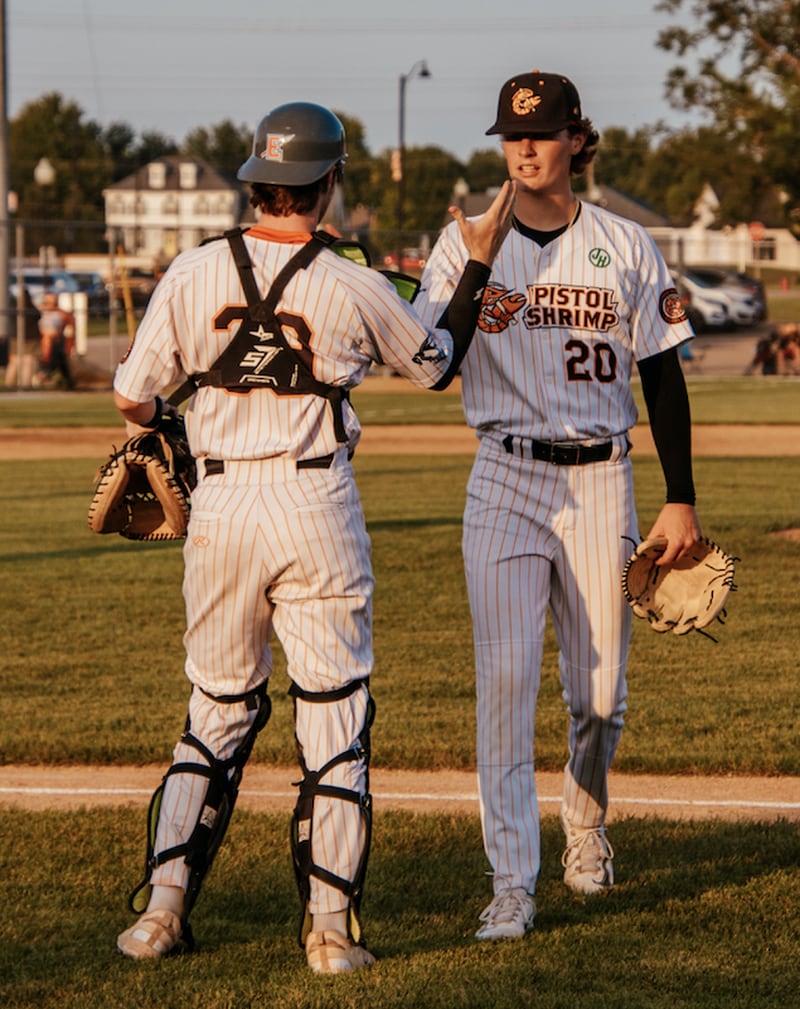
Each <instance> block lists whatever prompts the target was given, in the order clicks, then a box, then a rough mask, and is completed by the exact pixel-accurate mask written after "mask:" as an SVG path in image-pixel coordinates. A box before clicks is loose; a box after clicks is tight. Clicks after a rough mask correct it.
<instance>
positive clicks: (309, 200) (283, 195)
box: [250, 175, 328, 217]
mask: <svg viewBox="0 0 800 1009" xmlns="http://www.w3.org/2000/svg"><path fill="white" fill-rule="evenodd" d="M250 188H251V190H252V195H251V197H250V205H251V206H252V207H255V209H256V210H263V211H264V212H265V213H267V214H270V215H271V216H272V217H290V216H291V215H292V214H310V213H311V211H312V210H313V209H314V207H316V205H317V200H318V199H319V197H320V194H321V193H323V192H324V191H325V190H326V189H327V188H328V176H327V175H323V177H322V178H321V179H317V181H316V182H310V183H309V184H308V185H307V186H277V185H274V184H273V183H266V182H253V183H252V184H251V186H250Z"/></svg>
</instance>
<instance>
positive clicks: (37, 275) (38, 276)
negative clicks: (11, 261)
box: [9, 266, 81, 308]
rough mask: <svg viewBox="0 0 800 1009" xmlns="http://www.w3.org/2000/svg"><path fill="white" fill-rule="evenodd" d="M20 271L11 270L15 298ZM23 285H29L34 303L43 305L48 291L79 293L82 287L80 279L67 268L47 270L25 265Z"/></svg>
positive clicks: (10, 286)
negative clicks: (43, 299)
mask: <svg viewBox="0 0 800 1009" xmlns="http://www.w3.org/2000/svg"><path fill="white" fill-rule="evenodd" d="M19 275H20V271H19V270H17V269H11V270H9V280H10V285H9V288H10V291H11V295H12V297H13V298H15V299H16V297H17V284H18V280H19ZM22 285H23V287H27V288H28V291H29V293H30V296H31V298H32V299H33V303H34V305H36V307H37V308H40V307H41V304H42V298H43V297H44V296H45V294H46V293H47V292H50V291H55V293H56V294H63V293H65V292H66V293H68V294H77V293H78V291H80V289H81V287H80V284H79V283H78V281H77V280H76V279H75V278H74V277H73V276H72V274H71V273H68V272H67V271H66V270H62V269H60V268H59V269H53V270H45V269H44V267H42V266H25V267H23V269H22Z"/></svg>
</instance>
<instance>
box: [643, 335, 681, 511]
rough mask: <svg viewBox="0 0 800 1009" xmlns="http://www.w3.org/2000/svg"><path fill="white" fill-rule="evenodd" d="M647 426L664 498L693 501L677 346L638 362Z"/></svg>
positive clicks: (671, 501)
mask: <svg viewBox="0 0 800 1009" xmlns="http://www.w3.org/2000/svg"><path fill="white" fill-rule="evenodd" d="M638 366H639V374H640V376H641V379H642V393H643V395H644V401H645V403H646V405H647V413H648V416H649V419H650V430H651V431H652V432H653V441H654V442H655V445H656V451H657V452H658V458H659V459H660V461H661V468H662V470H663V471H664V479H665V481H666V484H667V502H669V503H680V504H691V505H693V504H694V502H695V491H694V480H693V477H692V432H691V418H690V412H689V394H688V393H687V391H686V382H685V381H684V377H683V370H682V369H681V364H680V361H679V360H678V353H677V350H676V349H675V348H674V347H673V348H671V349H670V350H666V351H664V352H663V353H661V354H654V355H653V356H652V357H647V358H645V359H644V360H642V361H639V362H638Z"/></svg>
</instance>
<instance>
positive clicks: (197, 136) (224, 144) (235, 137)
mask: <svg viewBox="0 0 800 1009" xmlns="http://www.w3.org/2000/svg"><path fill="white" fill-rule="evenodd" d="M252 147H253V133H252V130H251V129H250V127H249V126H235V125H234V124H233V123H232V122H231V121H230V119H225V120H223V121H222V122H221V123H217V125H216V126H211V127H209V128H208V129H206V128H205V127H202V126H201V127H199V128H198V129H195V130H192V131H191V133H188V134H187V135H186V137H185V139H184V141H183V143H182V144H181V145H180V147H179V149H178V153H179V154H181V155H182V156H183V157H187V158H199V159H200V160H201V161H205V162H206V163H207V164H209V165H211V166H212V167H213V168H215V169H216V170H217V171H218V172H220V174H222V175H223V176H225V177H226V178H228V179H231V180H234V179H235V178H236V173H237V172H238V171H239V167H240V166H241V164H242V162H244V161H246V160H247V158H248V157H249V156H250V152H251V150H252Z"/></svg>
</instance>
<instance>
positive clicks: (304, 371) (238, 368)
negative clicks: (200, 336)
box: [170, 229, 347, 442]
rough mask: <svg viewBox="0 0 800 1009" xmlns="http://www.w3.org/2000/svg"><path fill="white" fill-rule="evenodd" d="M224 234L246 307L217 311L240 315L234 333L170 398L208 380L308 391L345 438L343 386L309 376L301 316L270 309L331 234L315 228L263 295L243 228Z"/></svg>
mask: <svg viewBox="0 0 800 1009" xmlns="http://www.w3.org/2000/svg"><path fill="white" fill-rule="evenodd" d="M224 237H225V238H226V239H227V240H228V244H229V245H230V248H231V252H232V254H233V258H234V262H235V264H236V269H237V271H238V273H239V278H240V280H241V283H242V289H243V290H244V293H245V297H246V298H247V308H246V310H245V311H244V314H242V309H241V308H239V307H237V306H234V307H232V308H230V309H229V310H228V311H229V312H230V317H228V318H225V317H218V319H217V322H218V323H220V324H222V325H230V324H231V323H233V322H235V321H236V320H237V319H241V324H240V326H239V328H238V330H237V332H236V335H235V336H234V338H233V340H232V341H231V342H230V343H229V344H228V346H227V347H226V348H225V350H224V351H223V352H222V353H221V354H220V356H219V357H218V358H217V360H216V361H215V362H214V363H213V364H212V366H211V367H210V368H209V370H208V371H207V372H203V373H200V374H197V375H192V376H191V378H190V379H189V380H188V382H186V383H184V385H182V386H181V387H180V388H179V389H178V390H177V391H176V392H175V393H173V395H172V396H171V397H170V402H171V403H173V404H174V405H177V403H180V402H181V401H182V400H183V399H185V398H186V396H187V395H190V394H191V393H192V392H194V391H195V389H197V388H199V387H201V386H207V385H210V386H215V387H217V388H224V389H228V390H230V391H232V392H250V391H252V390H253V389H269V390H270V391H271V392H273V393H274V394H276V395H278V396H296V395H301V394H303V393H312V394H314V395H317V396H322V397H323V398H324V399H328V400H330V401H331V405H332V407H333V415H334V428H335V430H336V438H337V441H339V442H344V441H346V440H347V438H346V435H345V432H344V423H343V419H342V410H341V404H342V400H343V399H344V398H345V397H346V395H347V394H346V392H345V391H344V390H342V389H340V388H338V387H336V386H330V385H326V384H325V383H324V382H319V381H317V379H316V378H314V374H313V370H312V368H313V365H312V353H311V349H310V347H309V340H310V335H311V334H310V332H309V331H308V327H307V324H306V322H305V320H304V319H303V318H302V317H301V316H298V315H295V314H293V313H292V312H289V311H281V312H277V313H276V312H275V306H276V305H277V303H278V300H279V298H280V296H281V294H282V293H283V291H284V289H285V287H286V285H287V284H288V282H289V281H290V280H291V278H292V277H293V276H294V275H295V273H297V271H298V270H302V269H304V268H305V267H306V266H308V265H309V263H311V262H312V260H313V259H314V258H315V257H316V256H317V255H318V253H320V252H321V251H322V249H324V248H326V247H327V246H329V245H331V244H332V243H333V242H334V241H335V238H334V237H333V236H331V235H328V234H326V233H325V232H320V231H317V232H315V233H314V234H313V235H312V237H311V240H310V241H309V242H308V243H307V244H306V245H304V246H303V248H302V249H301V250H300V251H299V252H298V253H297V254H296V255H294V256H293V257H292V258H291V259H290V260H289V262H288V263H287V264H286V266H285V267H284V268H283V270H281V272H280V273H279V274H278V276H277V277H276V278H275V281H274V282H273V284H272V287H271V288H270V291H269V294H268V295H267V297H266V298H264V299H262V298H261V295H260V293H259V290H258V287H257V285H256V282H255V278H254V277H253V264H252V263H251V261H250V257H249V255H248V253H247V248H246V246H245V244H244V239H243V238H242V232H241V231H240V230H238V229H235V230H233V231H226V232H225V236H224ZM284 329H287V330H290V331H291V332H293V333H294V335H295V338H296V341H297V344H298V346H292V345H291V344H290V343H289V342H288V340H287V338H286V336H285V335H284Z"/></svg>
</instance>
